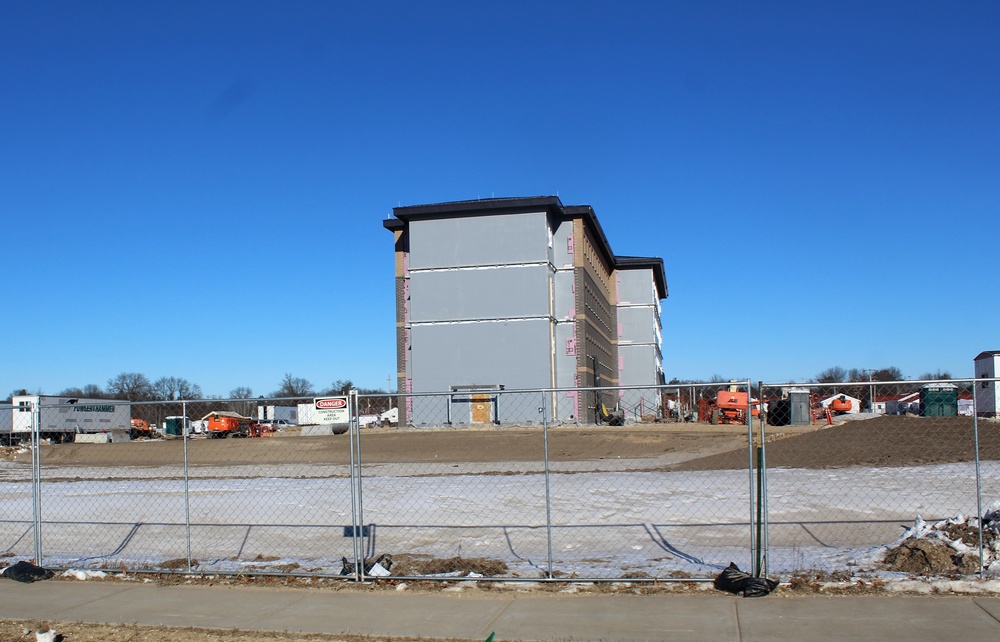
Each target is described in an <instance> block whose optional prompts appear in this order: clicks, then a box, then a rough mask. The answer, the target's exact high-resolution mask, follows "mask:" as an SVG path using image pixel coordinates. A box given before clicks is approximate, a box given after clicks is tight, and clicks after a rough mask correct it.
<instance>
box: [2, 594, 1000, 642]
mask: <svg viewBox="0 0 1000 642" xmlns="http://www.w3.org/2000/svg"><path fill="white" fill-rule="evenodd" d="M0 618H4V619H22V620H23V619H37V620H44V621H48V622H95V623H104V624H118V623H122V624H139V625H154V626H155V625H167V626H194V627H204V628H215V629H226V630H231V629H234V628H236V629H247V630H257V631H293V632H307V633H331V634H347V633H352V634H360V635H372V636H389V637H391V636H414V637H426V638H460V639H469V640H485V639H486V637H487V636H488V635H489V634H490V633H491V632H494V631H495V632H496V639H497V640H608V641H612V640H740V641H742V642H749V641H758V640H759V641H761V642H764V641H766V642H775V641H776V640H792V639H794V640H845V639H852V640H875V639H877V640H907V641H908V642H912V641H914V640H949V639H959V638H961V639H969V640H997V639H1000V598H991V597H878V596H875V597H873V596H858V597H855V596H852V597H813V596H809V597H779V596H775V595H772V596H768V597H764V598H753V599H744V598H739V597H732V596H728V595H724V594H706V595H688V594H684V595H648V596H628V595H573V594H558V593H525V592H514V591H511V592H497V593H493V592H490V593H483V592H478V591H469V592H466V593H407V592H387V591H360V590H359V591H354V590H348V591H330V590H310V589H286V588H273V589H272V588H231V587H222V586H215V587H211V586H191V585H187V586H183V585H182V586H155V585H151V584H141V583H135V584H129V583H121V582H107V583H104V582H100V581H93V580H91V581H86V582H70V581H58V580H52V581H42V582H36V583H34V584H19V583H17V582H14V581H10V580H0ZM70 642H71V641H70Z"/></svg>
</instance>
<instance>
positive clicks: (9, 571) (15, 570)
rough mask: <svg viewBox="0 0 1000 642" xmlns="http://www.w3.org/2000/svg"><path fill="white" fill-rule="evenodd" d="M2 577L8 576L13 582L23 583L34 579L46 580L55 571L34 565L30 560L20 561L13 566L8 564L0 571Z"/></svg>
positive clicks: (28, 582)
mask: <svg viewBox="0 0 1000 642" xmlns="http://www.w3.org/2000/svg"><path fill="white" fill-rule="evenodd" d="M0 575H2V576H3V577H9V578H10V579H12V580H14V581H15V582H24V583H25V584H31V583H32V582H34V581H36V580H47V579H49V578H50V577H52V576H53V575H55V573H53V572H52V571H50V570H49V569H47V568H42V567H41V566H35V565H34V564H32V563H31V562H25V561H20V562H18V563H17V564H14V565H13V566H8V567H7V568H5V569H4V570H3V572H2V573H0Z"/></svg>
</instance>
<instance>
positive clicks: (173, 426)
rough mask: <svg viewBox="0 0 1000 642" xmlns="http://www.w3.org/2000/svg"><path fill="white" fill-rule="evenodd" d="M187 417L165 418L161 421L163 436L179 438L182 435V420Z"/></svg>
mask: <svg viewBox="0 0 1000 642" xmlns="http://www.w3.org/2000/svg"><path fill="white" fill-rule="evenodd" d="M185 419H187V417H167V418H166V419H164V420H163V434H164V435H174V436H176V437H180V436H181V435H183V434H184V420H185Z"/></svg>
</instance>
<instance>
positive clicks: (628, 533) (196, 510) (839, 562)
mask: <svg viewBox="0 0 1000 642" xmlns="http://www.w3.org/2000/svg"><path fill="white" fill-rule="evenodd" d="M619 465H621V464H619V463H618V462H616V465H615V467H616V468H617V467H618V466H619ZM623 468H627V462H625V465H623ZM982 472H983V478H982V479H983V492H984V496H983V506H984V507H985V506H987V505H989V504H990V503H991V502H992V501H993V500H995V499H1000V462H985V463H984V464H983V467H982ZM191 475H192V477H191V478H190V479H189V480H188V481H185V479H184V478H183V475H179V474H178V470H177V469H176V468H115V469H94V468H86V469H83V468H79V469H73V468H62V469H58V470H46V471H44V479H45V481H44V482H43V486H42V488H43V495H42V501H41V509H42V513H43V516H44V518H43V521H44V523H43V529H42V545H43V562H44V563H45V564H49V565H52V566H65V567H74V568H98V567H102V566H105V565H106V566H110V567H118V566H119V565H121V564H124V565H125V566H127V567H129V568H156V567H158V566H159V565H160V564H161V563H163V562H164V561H167V560H172V559H176V558H182V557H186V556H187V555H188V553H189V552H190V555H191V557H193V558H194V559H196V560H198V562H199V567H198V569H199V570H201V571H206V572H211V571H213V570H214V571H238V570H266V569H272V568H276V567H283V568H289V566H288V565H292V566H294V564H298V565H299V566H298V567H295V570H296V571H297V572H314V573H338V572H339V571H340V568H341V558H342V557H345V556H346V557H351V556H352V555H353V545H352V539H351V537H350V535H351V529H350V525H351V523H352V497H351V482H350V478H349V471H348V470H347V468H346V467H343V466H332V465H331V466H308V467H303V466H298V467H294V468H288V467H285V468H282V467H280V466H273V467H267V468H261V467H255V468H252V469H251V468H248V467H235V466H234V467H225V468H223V467H216V468H199V469H193V470H192V473H191ZM0 480H2V483H0V516H2V517H0V551H7V552H9V553H12V554H14V555H17V556H28V557H30V556H31V555H32V554H33V550H34V549H33V546H34V542H33V535H32V532H31V520H32V497H31V483H30V468H28V467H26V466H24V465H21V464H9V463H5V464H0ZM767 490H768V523H769V528H768V531H767V541H768V562H769V570H770V571H771V572H772V573H779V574H787V573H789V572H791V571H795V570H807V569H808V570H826V571H837V570H844V571H857V570H863V569H865V568H866V567H869V568H870V566H871V564H872V560H873V558H874V557H875V556H877V555H879V554H880V552H881V551H882V550H883V547H884V546H886V545H888V544H891V543H893V542H895V541H896V540H897V539H898V538H899V537H900V535H902V533H903V530H904V528H906V527H909V526H912V525H913V520H914V518H915V517H916V516H917V515H920V516H922V517H924V518H925V519H927V520H934V519H941V518H944V517H949V516H953V515H956V514H966V515H975V514H977V503H976V482H975V470H974V468H973V466H972V464H947V465H935V466H913V467H902V468H842V469H831V470H805V469H771V470H769V471H768V480H767ZM750 495H751V493H750V480H749V475H748V473H747V472H745V471H699V472H662V471H651V470H633V471H628V470H625V469H622V470H617V469H612V470H601V471H594V470H590V471H588V470H583V469H578V470H573V471H568V470H564V471H563V472H556V473H554V474H552V475H551V476H550V482H549V497H550V503H549V505H548V507H547V504H546V483H545V476H544V475H542V474H539V473H537V472H535V471H532V470H515V469H511V470H509V471H507V472H506V473H504V474H497V473H496V472H484V471H481V470H479V469H477V468H475V467H474V466H472V465H465V464H463V465H461V466H460V467H459V466H455V465H447V466H442V465H415V464H409V465H388V464H387V465H381V466H379V467H378V468H373V469H366V477H365V478H364V485H363V507H364V511H363V523H364V524H365V525H366V531H365V533H364V535H365V537H364V541H363V545H364V549H365V553H366V555H377V554H380V553H391V554H402V553H409V554H413V555H424V556H428V557H437V558H445V557H452V556H461V557H467V558H469V557H486V558H494V559H499V560H503V561H505V562H507V564H508V565H509V566H510V573H512V574H515V573H516V574H519V575H521V576H529V575H530V576H534V575H537V574H538V573H540V572H544V571H546V570H548V562H547V560H548V551H549V546H550V542H549V539H548V530H547V529H546V523H547V515H550V517H551V522H552V524H553V528H552V532H551V551H552V568H553V570H556V571H561V572H564V573H567V574H572V573H575V574H577V575H578V576H580V577H623V576H629V575H641V574H648V575H649V576H656V577H663V576H667V575H669V574H670V573H671V572H673V571H684V572H687V573H691V574H693V575H694V576H697V577H710V576H714V575H716V574H717V573H718V572H719V570H720V569H721V568H722V567H724V566H725V565H727V564H728V563H729V562H730V561H733V562H736V563H737V564H738V565H739V566H740V567H742V568H749V567H750V566H751V562H752V559H753V553H752V550H751V536H752V532H751V525H750V522H751V510H752V509H751V502H750ZM188 520H190V524H191V525H190V528H189V527H188V526H187V525H186V524H187V521H188ZM189 537H190V540H189ZM188 541H190V551H189V550H188Z"/></svg>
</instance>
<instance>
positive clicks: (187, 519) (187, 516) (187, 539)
mask: <svg viewBox="0 0 1000 642" xmlns="http://www.w3.org/2000/svg"><path fill="white" fill-rule="evenodd" d="M181 417H183V418H184V419H183V420H182V421H181V423H182V424H183V426H184V427H183V429H182V430H181V433H182V435H183V438H184V543H185V553H186V556H187V570H188V573H190V572H191V559H192V558H191V480H190V472H191V468H190V466H189V465H188V442H189V441H190V439H189V430H190V428H189V426H188V424H189V422H188V410H187V401H184V402H181Z"/></svg>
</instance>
